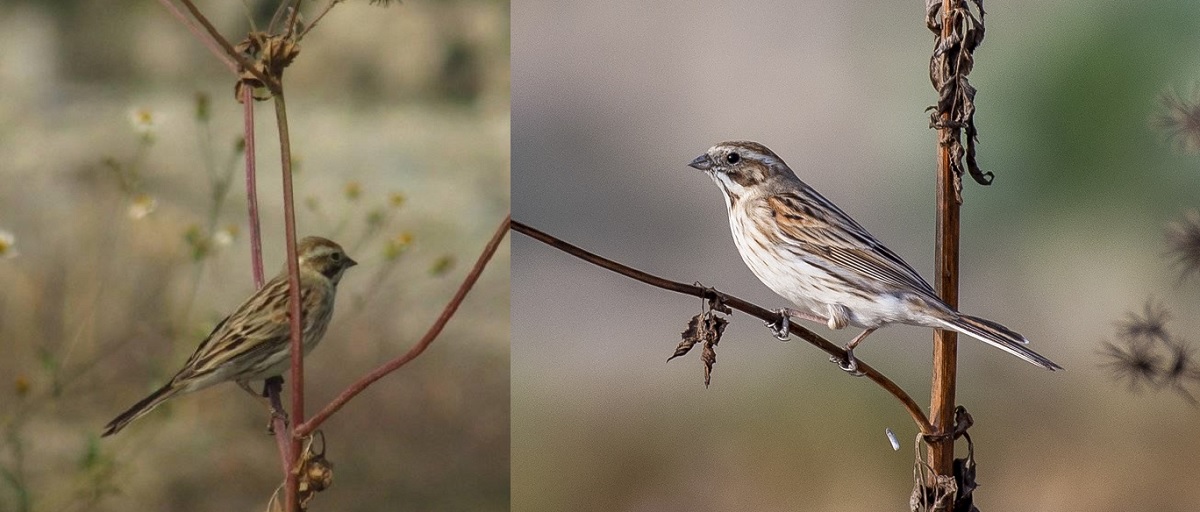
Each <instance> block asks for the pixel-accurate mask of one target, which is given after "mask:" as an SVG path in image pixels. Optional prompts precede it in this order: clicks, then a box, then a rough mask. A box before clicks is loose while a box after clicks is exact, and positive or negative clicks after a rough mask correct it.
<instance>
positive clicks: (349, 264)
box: [345, 256, 358, 268]
mask: <svg viewBox="0 0 1200 512" xmlns="http://www.w3.org/2000/svg"><path fill="white" fill-rule="evenodd" d="M355 265H358V262H357V261H354V258H351V257H350V256H346V264H345V268H350V267H353V266H355Z"/></svg>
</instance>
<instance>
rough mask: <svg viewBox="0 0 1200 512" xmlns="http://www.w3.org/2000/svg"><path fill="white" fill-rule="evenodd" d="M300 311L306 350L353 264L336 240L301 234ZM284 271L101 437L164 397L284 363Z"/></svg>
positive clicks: (269, 372)
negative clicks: (345, 274)
mask: <svg viewBox="0 0 1200 512" xmlns="http://www.w3.org/2000/svg"><path fill="white" fill-rule="evenodd" d="M296 254H297V261H298V263H299V270H300V273H299V274H300V301H301V311H302V312H303V318H302V321H303V322H302V325H301V333H302V337H301V341H302V345H303V347H304V353H305V354H307V353H308V352H309V351H311V350H312V349H313V348H314V347H316V345H317V344H318V343H319V342H320V341H321V338H322V337H323V336H324V335H325V330H326V329H327V328H328V327H329V322H330V319H331V318H332V316H333V305H334V298H335V297H336V294H337V284H338V282H339V281H340V280H341V277H342V274H343V273H344V272H345V271H346V269H348V268H350V267H352V266H354V265H357V262H355V261H354V260H353V259H351V258H350V257H349V256H347V255H346V253H345V251H343V250H342V247H341V246H340V245H338V244H337V243H335V242H333V241H331V240H328V239H325V238H321V237H315V236H310V237H305V238H304V239H302V240H300V241H299V242H298V243H297V244H296ZM289 304H290V301H289V293H288V271H287V266H286V265H285V266H284V268H283V270H281V271H280V272H279V274H278V275H276V276H275V277H274V278H272V279H271V280H270V281H268V282H267V283H266V284H265V285H263V287H262V288H261V289H259V290H258V291H257V292H255V293H254V295H251V296H250V298H249V299H246V301H245V302H243V303H242V304H241V305H240V306H239V307H238V308H237V310H235V311H234V312H233V313H231V314H230V315H229V316H227V317H225V319H224V320H221V322H220V323H218V324H217V326H216V327H214V328H213V330H212V332H211V333H210V334H209V335H208V337H206V338H205V339H204V341H203V342H201V343H200V346H199V347H197V348H196V351H195V352H194V353H192V355H191V357H189V358H188V360H187V362H186V363H184V365H183V368H182V369H181V370H179V372H178V373H176V374H175V376H174V377H173V378H172V379H171V381H170V382H168V383H167V384H166V385H164V386H163V387H162V388H160V389H159V390H158V391H155V392H154V393H152V394H151V395H150V396H148V397H146V398H145V399H143V400H142V401H140V402H138V403H137V404H135V405H134V406H133V407H131V408H130V409H129V410H127V411H126V412H124V413H122V414H121V415H120V416H117V418H116V419H114V420H113V421H112V422H110V423H109V424H108V426H106V427H105V430H104V433H103V434H102V435H103V436H108V435H112V434H115V433H116V432H118V431H120V430H121V429H122V428H124V427H125V425H127V424H129V422H131V421H133V420H135V419H137V418H140V417H141V416H143V415H145V414H146V413H149V412H150V411H151V410H153V409H154V408H155V407H157V406H158V405H159V404H161V403H162V402H164V401H166V400H167V399H169V398H171V397H173V396H176V395H179V394H184V393H190V392H193V391H198V390H201V389H204V388H207V387H209V386H213V385H215V384H219V383H221V382H227V381H235V382H243V383H244V382H246V381H252V380H262V379H265V378H267V377H271V376H274V375H279V374H281V373H282V372H283V371H284V370H285V369H286V368H287V367H288V365H289V361H290V355H291V351H290V350H289V348H288V347H289V343H290V339H291V324H290V322H289V320H288V318H289V316H290V315H289Z"/></svg>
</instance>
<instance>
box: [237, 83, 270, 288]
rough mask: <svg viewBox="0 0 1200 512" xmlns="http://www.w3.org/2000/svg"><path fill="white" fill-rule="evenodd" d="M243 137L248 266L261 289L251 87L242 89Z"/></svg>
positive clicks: (261, 263)
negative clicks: (248, 239)
mask: <svg viewBox="0 0 1200 512" xmlns="http://www.w3.org/2000/svg"><path fill="white" fill-rule="evenodd" d="M241 100H242V119H243V121H244V128H243V137H244V140H245V141H246V150H245V151H244V152H243V154H244V156H245V157H246V207H247V209H248V210H249V215H250V222H249V223H250V266H251V268H252V269H253V271H254V289H256V290H257V289H261V288H262V287H263V284H264V283H265V282H266V278H265V276H264V275H263V262H262V231H261V226H260V225H259V220H258V184H257V181H256V179H255V176H256V173H255V158H256V153H255V143H254V92H253V90H252V88H251V87H243V88H242V97H241Z"/></svg>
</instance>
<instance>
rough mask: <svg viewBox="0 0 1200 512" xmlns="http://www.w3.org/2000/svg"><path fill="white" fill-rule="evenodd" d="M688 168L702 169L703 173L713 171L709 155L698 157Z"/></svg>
mask: <svg viewBox="0 0 1200 512" xmlns="http://www.w3.org/2000/svg"><path fill="white" fill-rule="evenodd" d="M688 167H692V168H696V169H700V170H701V171H707V170H709V169H712V159H710V158H708V154H707V153H706V154H703V155H700V156H698V157H696V159H695V160H692V163H690V164H688Z"/></svg>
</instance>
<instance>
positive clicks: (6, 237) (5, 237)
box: [0, 229, 20, 260]
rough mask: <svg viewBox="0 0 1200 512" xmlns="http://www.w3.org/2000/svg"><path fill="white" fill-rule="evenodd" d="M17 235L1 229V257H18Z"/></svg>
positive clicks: (5, 258) (4, 258)
mask: <svg viewBox="0 0 1200 512" xmlns="http://www.w3.org/2000/svg"><path fill="white" fill-rule="evenodd" d="M16 244H17V237H15V236H13V234H12V233H9V232H8V231H5V230H3V229H0V259H3V260H7V259H12V258H16V257H17V255H18V254H20V253H18V252H17V249H16V247H15V246H16Z"/></svg>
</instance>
